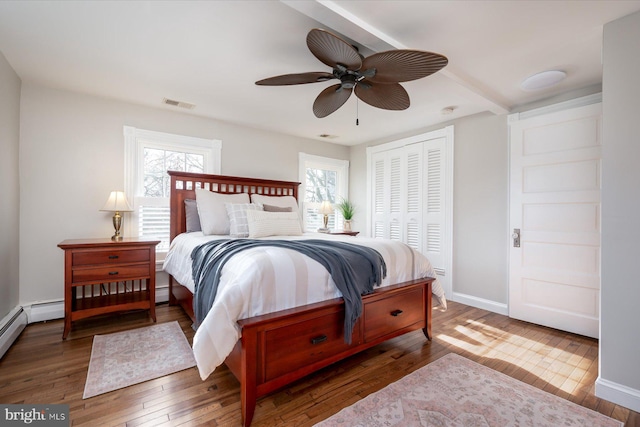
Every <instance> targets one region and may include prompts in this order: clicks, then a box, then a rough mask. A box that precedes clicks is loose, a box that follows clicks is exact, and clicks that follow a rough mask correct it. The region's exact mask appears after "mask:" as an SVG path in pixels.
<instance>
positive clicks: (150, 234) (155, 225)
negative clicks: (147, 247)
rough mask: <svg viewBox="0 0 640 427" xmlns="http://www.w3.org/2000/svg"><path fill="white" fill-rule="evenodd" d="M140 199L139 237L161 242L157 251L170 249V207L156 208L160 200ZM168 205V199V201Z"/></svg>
mask: <svg viewBox="0 0 640 427" xmlns="http://www.w3.org/2000/svg"><path fill="white" fill-rule="evenodd" d="M149 199H151V198H149V197H146V198H143V197H141V198H138V236H139V237H144V238H149V239H157V240H160V244H158V246H157V247H156V249H157V250H168V249H169V220H170V215H169V214H170V211H169V206H162V205H160V206H154V205H155V202H159V201H160V200H153V199H151V200H149ZM167 203H168V199H167Z"/></svg>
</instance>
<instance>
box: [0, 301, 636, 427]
mask: <svg viewBox="0 0 640 427" xmlns="http://www.w3.org/2000/svg"><path fill="white" fill-rule="evenodd" d="M157 316H158V322H169V321H172V320H177V321H179V322H180V325H181V326H182V329H183V331H184V332H185V335H186V336H187V338H188V339H189V341H191V339H192V338H193V331H192V329H191V323H190V321H189V319H188V317H187V316H186V315H185V314H184V313H183V312H182V310H181V309H180V308H177V307H169V306H167V305H166V304H164V305H159V306H158V307H157ZM150 324H152V322H151V321H150V320H149V319H148V316H147V314H146V313H143V312H137V313H127V314H123V315H115V316H105V317H100V318H94V319H87V320H84V321H80V322H76V323H75V324H74V326H73V329H72V331H71V333H70V334H69V337H68V338H67V340H66V341H63V340H62V330H63V326H64V325H63V321H62V320H56V321H51V322H45V323H37V324H32V325H29V326H27V328H26V329H25V330H24V332H23V333H22V335H21V336H20V338H19V339H18V340H17V341H16V343H15V344H14V345H13V346H12V347H11V348H10V349H9V351H8V352H7V353H6V354H5V356H4V357H3V358H2V360H1V361H0V402H1V403H15V404H19V403H44V404H46V403H49V404H55V403H63V404H68V405H70V413H71V421H72V425H73V426H151V425H163V426H165V425H166V426H172V425H194V426H195V425H211V426H239V425H240V394H239V390H240V386H239V383H238V382H237V381H236V379H235V377H233V375H232V374H231V373H230V372H229V370H228V369H227V368H226V367H224V366H222V367H220V368H218V369H217V370H216V371H215V372H214V373H213V374H212V375H211V376H210V377H209V378H208V379H207V380H206V381H202V380H201V379H200V377H199V375H198V372H197V370H196V368H192V369H188V370H185V371H182V372H178V373H175V374H172V375H168V376H166V377H162V378H159V379H156V380H151V381H147V382H145V383H142V384H138V385H134V386H131V387H128V388H125V389H122V390H117V391H114V392H111V393H107V394H104V395H101V396H96V397H93V398H90V399H87V400H83V399H82V393H83V390H84V383H85V378H86V374H87V368H88V364H89V357H90V355H91V344H92V339H93V335H95V334H107V333H111V332H117V331H122V330H126V329H131V328H137V327H141V326H146V325H150ZM433 333H434V340H433V341H432V342H428V341H426V340H425V338H424V335H423V334H422V332H421V331H416V332H413V333H410V334H407V335H405V336H402V337H398V338H395V339H393V340H391V341H388V342H386V343H384V344H381V345H379V346H376V347H374V348H372V349H370V350H367V351H365V352H363V353H361V354H358V355H356V356H353V357H350V358H348V359H346V360H344V361H342V362H340V363H337V364H335V365H332V366H330V367H328V368H325V369H323V370H321V371H320V372H318V373H316V374H314V375H311V376H309V377H306V378H305V379H303V380H300V381H298V382H296V383H294V384H292V385H291V386H289V387H286V388H285V389H283V390H281V391H279V392H277V393H274V394H272V395H269V396H267V397H264V398H262V399H260V400H259V401H258V405H257V407H256V414H255V417H254V421H253V423H252V426H255V427H259V426H311V425H313V424H314V423H316V422H318V421H320V420H323V419H325V418H327V417H329V416H330V415H332V414H334V413H336V412H338V411H339V410H340V409H342V408H343V407H346V406H348V405H351V404H352V403H354V402H356V401H358V400H359V399H362V398H363V397H364V396H366V395H368V394H370V393H372V392H374V391H376V390H379V389H381V388H383V387H384V386H386V385H387V384H389V383H391V382H393V381H396V380H397V379H399V378H401V377H403V376H404V375H406V374H408V373H410V372H412V371H414V370H416V369H418V368H420V367H422V366H425V365H427V364H428V363H430V362H432V361H434V360H436V359H438V358H439V357H441V356H443V355H445V354H447V353H451V352H453V353H457V354H460V355H462V356H465V357H467V358H469V359H471V360H474V361H476V362H479V363H482V364H483V365H485V366H488V367H490V368H493V369H495V370H497V371H500V372H503V373H505V374H507V375H510V376H512V377H514V378H517V379H519V380H521V381H524V382H526V383H529V384H532V385H533V386H535V387H538V388H540V389H542V390H545V391H547V392H549V393H552V394H555V395H558V396H561V397H563V398H565V399H568V400H570V401H572V402H575V403H577V404H580V405H582V406H585V407H587V408H591V409H593V410H596V411H598V412H601V413H603V414H605V415H608V416H611V417H613V418H616V419H618V420H621V421H624V422H625V426H627V427H631V426H634V427H635V426H640V415H639V414H638V413H637V412H634V411H630V410H628V409H626V408H623V407H620V406H617V405H614V404H612V403H610V402H607V401H604V400H601V399H598V398H597V397H595V395H594V382H595V380H596V378H597V375H598V342H597V341H596V340H593V339H590V338H585V337H581V336H577V335H573V334H569V333H566V332H561V331H557V330H553V329H549V328H545V327H541V326H536V325H531V324H528V323H525V322H520V321H517V320H512V319H509V318H508V317H505V316H502V315H498V314H494V313H490V312H488V311H485V310H480V309H476V308H472V307H468V306H465V305H462V304H457V303H453V302H452V303H450V307H449V309H448V310H447V311H445V312H441V311H438V310H435V311H434V315H433Z"/></svg>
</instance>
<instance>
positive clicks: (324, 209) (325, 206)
mask: <svg viewBox="0 0 640 427" xmlns="http://www.w3.org/2000/svg"><path fill="white" fill-rule="evenodd" d="M318 213H320V214H322V215H323V217H322V219H323V224H324V225H323V227H322V228H318V231H319V232H320V233H328V232H329V227H328V223H329V215H330V214H332V213H333V206H331V202H328V201H326V200H325V201H324V202H322V204H320V209H318Z"/></svg>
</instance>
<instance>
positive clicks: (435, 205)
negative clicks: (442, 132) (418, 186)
mask: <svg viewBox="0 0 640 427" xmlns="http://www.w3.org/2000/svg"><path fill="white" fill-rule="evenodd" d="M445 142H446V141H445V139H444V138H438V139H432V140H430V141H425V142H423V143H422V145H423V148H424V161H423V164H424V166H423V169H424V179H423V183H424V200H425V202H424V209H423V211H422V212H423V224H424V230H425V232H424V236H425V242H424V245H423V249H422V253H424V254H425V255H426V256H427V258H429V260H430V261H431V264H432V265H433V267H434V269H435V270H436V273H438V274H440V275H444V274H445V251H444V241H445V223H446V215H445V203H444V201H445V200H444V199H445V175H444V172H445V170H444V169H445V168H444V164H445V163H444V158H445V152H444V148H445Z"/></svg>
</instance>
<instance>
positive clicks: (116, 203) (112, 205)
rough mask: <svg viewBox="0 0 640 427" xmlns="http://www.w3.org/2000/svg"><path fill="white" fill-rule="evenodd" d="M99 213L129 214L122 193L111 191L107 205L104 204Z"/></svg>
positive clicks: (127, 205)
mask: <svg viewBox="0 0 640 427" xmlns="http://www.w3.org/2000/svg"><path fill="white" fill-rule="evenodd" d="M100 210H101V211H109V212H131V211H133V209H131V206H129V202H127V198H126V197H125V195H124V191H112V192H111V194H110V195H109V199H107V203H105V204H104V206H103V207H102V209H100Z"/></svg>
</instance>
